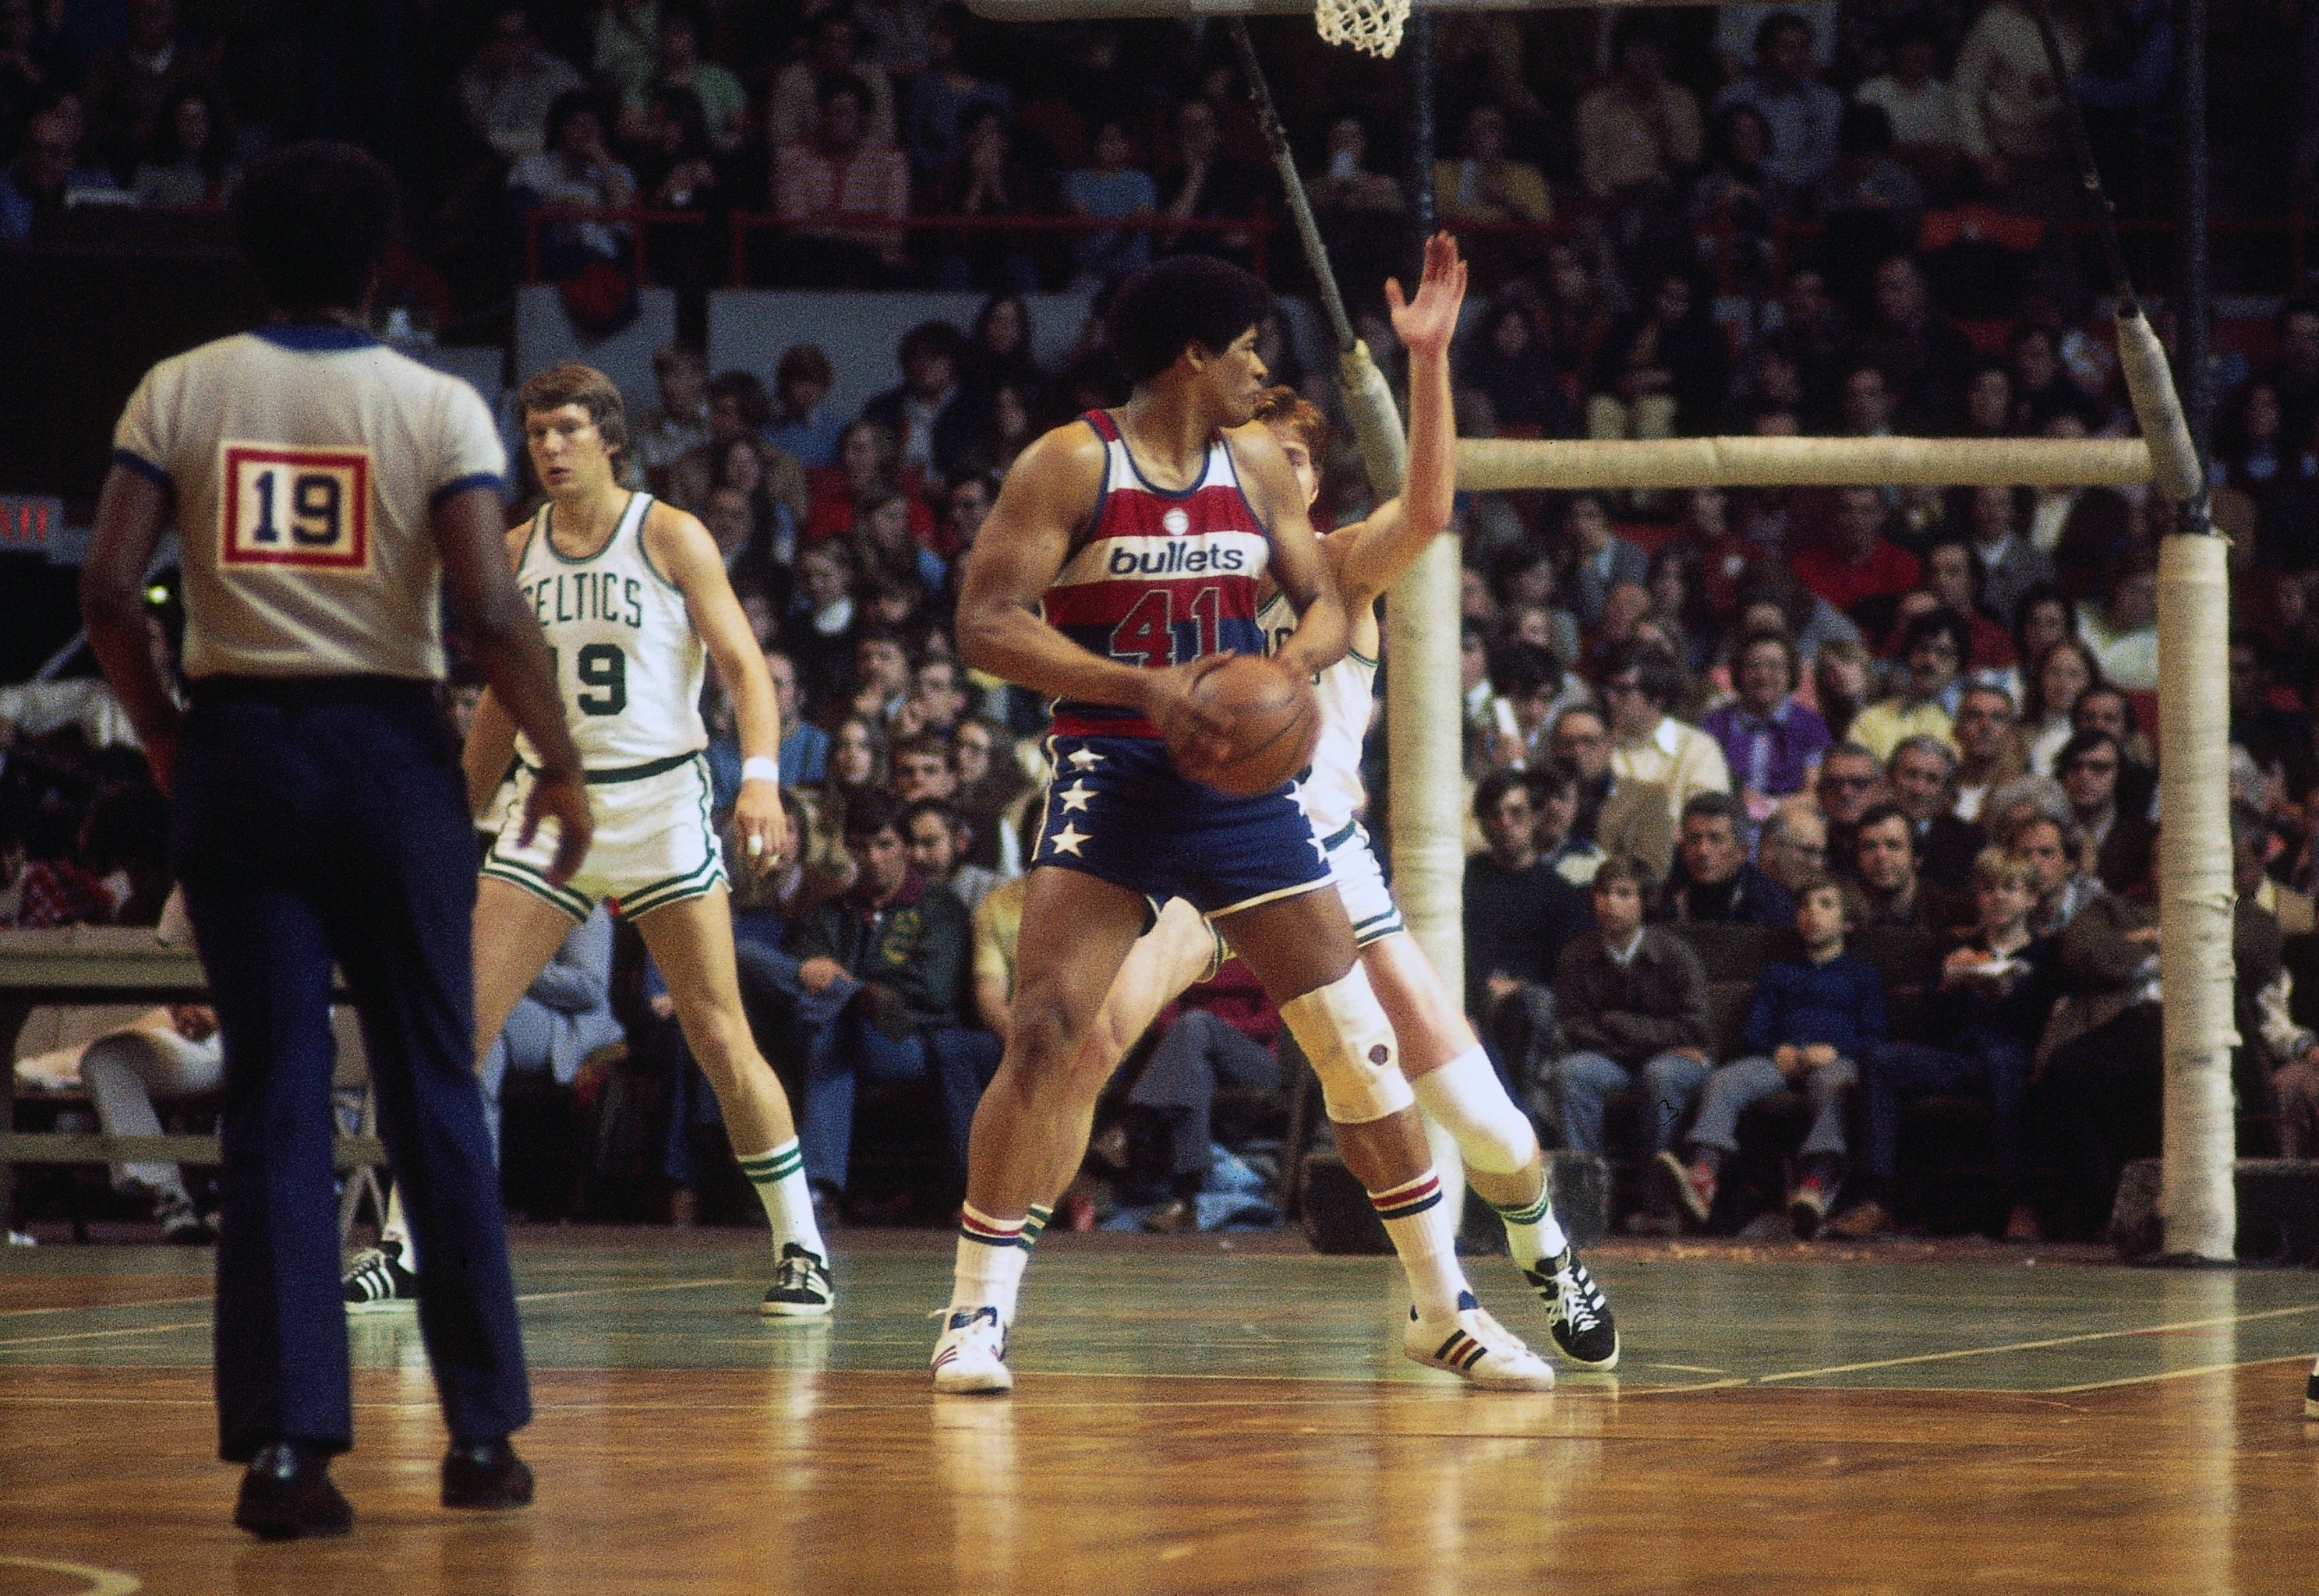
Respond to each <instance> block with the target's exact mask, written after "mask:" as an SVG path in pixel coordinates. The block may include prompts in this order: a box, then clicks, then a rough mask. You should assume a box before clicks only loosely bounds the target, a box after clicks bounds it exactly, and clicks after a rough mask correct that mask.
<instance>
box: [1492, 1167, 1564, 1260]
mask: <svg viewBox="0 0 2319 1596" xmlns="http://www.w3.org/2000/svg"><path fill="white" fill-rule="evenodd" d="M1490 1206H1491V1207H1493V1208H1496V1209H1497V1211H1498V1218H1499V1219H1500V1220H1501V1221H1502V1222H1504V1224H1505V1227H1506V1249H1507V1250H1508V1251H1510V1252H1511V1253H1512V1254H1513V1255H1514V1262H1516V1263H1518V1264H1520V1266H1521V1267H1523V1268H1525V1269H1532V1268H1536V1267H1538V1265H1540V1264H1542V1263H1546V1262H1548V1260H1550V1259H1552V1258H1558V1257H1560V1256H1561V1254H1562V1249H1564V1248H1566V1247H1567V1246H1569V1245H1570V1239H1569V1238H1568V1237H1567V1236H1565V1235H1564V1234H1563V1233H1562V1223H1561V1222H1560V1221H1559V1220H1557V1219H1556V1218H1555V1217H1554V1199H1553V1197H1552V1196H1551V1195H1549V1194H1548V1191H1547V1189H1546V1182H1545V1180H1544V1179H1542V1178H1541V1179H1540V1180H1539V1181H1538V1200H1537V1201H1536V1202H1533V1203H1527V1204H1522V1205H1521V1206H1520V1207H1516V1208H1502V1207H1499V1205H1498V1204H1495V1203H1493V1204H1490Z"/></svg>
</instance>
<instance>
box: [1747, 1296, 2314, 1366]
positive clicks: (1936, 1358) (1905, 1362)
mask: <svg viewBox="0 0 2319 1596" xmlns="http://www.w3.org/2000/svg"><path fill="white" fill-rule="evenodd" d="M2301 1313H2319V1303H2298V1304H2296V1305H2295V1306H2292V1307H2287V1308H2264V1309H2259V1310H2257V1311H2256V1312H2251V1313H2225V1314H2222V1315H2219V1316H2217V1317H2215V1318H2211V1319H2182V1320H2177V1321H2173V1322H2171V1323H2168V1324H2148V1325H2136V1326H2134V1327H2133V1328H2132V1329H2128V1330H2087V1331H2085V1332H2083V1333H2082V1334H2079V1335H2074V1336H2049V1337H2046V1338H2044V1339H2039V1340H2035V1341H2007V1342H2002V1343H2000V1344H1999V1345H1997V1346H1994V1347H1959V1348H1950V1349H1949V1350H1947V1351H1945V1352H1917V1353H1912V1354H1910V1355H1909V1356H1908V1357H1880V1358H1875V1359H1872V1360H1871V1361H1869V1362H1866V1363H1844V1364H1831V1365H1829V1366H1827V1367H1825V1368H1816V1369H1788V1370H1784V1371H1782V1373H1779V1374H1775V1375H1753V1376H1750V1379H1749V1383H1750V1384H1756V1385H1772V1384H1780V1383H1782V1382H1785V1381H1789V1380H1809V1379H1814V1378H1824V1377H1826V1376H1827V1375H1856V1374H1864V1373H1866V1372H1867V1371H1869V1370H1871V1369H1896V1368H1904V1367H1908V1366H1912V1365H1916V1364H1926V1363H1948V1362H1952V1361H1954V1360H1956V1359H1959V1358H1966V1357H1994V1356H1996V1355H1997V1354H1999V1353H2004V1352H2044V1351H2048V1350H2050V1349H2052V1348H2055V1347H2074V1346H2078V1345H2080V1344H2082V1343H2084V1342H2088V1341H2111V1340H2120V1339H2125V1338H2126V1337H2129V1336H2161V1335H2168V1334H2170V1333H2172V1332H2173V1331H2176V1330H2211V1329H2214V1328H2215V1326H2218V1325H2225V1324H2254V1323H2259V1322H2260V1321H2265V1320H2271V1319H2287V1318H2292V1317H2293V1316H2295V1315H2296V1314H2301Z"/></svg>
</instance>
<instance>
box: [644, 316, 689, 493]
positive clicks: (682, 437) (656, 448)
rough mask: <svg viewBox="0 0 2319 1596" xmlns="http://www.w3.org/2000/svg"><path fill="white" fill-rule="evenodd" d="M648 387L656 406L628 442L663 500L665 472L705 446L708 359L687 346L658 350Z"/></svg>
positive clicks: (654, 352) (666, 484) (665, 488)
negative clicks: (656, 397) (656, 398)
mask: <svg viewBox="0 0 2319 1596" xmlns="http://www.w3.org/2000/svg"><path fill="white" fill-rule="evenodd" d="M653 383H654V388H655V389H656V390H657V391H658V393H659V398H660V402H659V403H658V404H656V405H654V407H653V410H652V412H651V413H650V414H649V415H647V416H646V417H645V419H644V424H643V425H642V426H640V427H638V428H636V429H635V431H634V432H633V433H632V435H631V436H632V437H633V438H634V439H635V445H636V453H637V455H639V456H641V457H642V458H643V460H644V463H645V474H646V475H647V476H648V477H650V478H651V479H652V482H653V484H654V486H653V491H654V492H656V493H659V494H661V495H662V496H663V498H665V497H666V496H667V493H668V478H669V473H670V468H671V467H672V466H673V465H674V464H676V463H677V461H678V460H680V459H681V458H682V457H683V456H684V455H686V454H688V453H690V451H692V450H694V449H697V448H699V447H700V446H702V445H703V444H706V443H707V442H708V356H705V355H703V354H701V352H700V351H699V350H698V349H696V348H693V347H691V346H690V345H688V344H663V345H662V346H661V347H659V348H657V349H655V350H654V351H653Z"/></svg>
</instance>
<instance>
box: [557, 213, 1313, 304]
mask: <svg viewBox="0 0 2319 1596" xmlns="http://www.w3.org/2000/svg"><path fill="white" fill-rule="evenodd" d="M591 221H592V222H595V223H598V224H599V225H601V226H604V227H610V228H618V229H621V230H623V231H624V233H625V236H626V239H627V263H628V275H629V276H630V277H631V279H633V280H634V281H636V282H637V283H642V281H643V280H644V248H643V239H644V234H645V230H648V229H651V228H659V227H681V228H710V227H714V226H717V225H718V223H719V222H720V221H721V222H722V224H723V226H724V227H725V228H726V230H727V233H728V244H729V259H728V262H727V268H726V269H727V277H728V283H729V285H730V286H732V287H735V288H742V287H745V286H747V285H748V278H749V247H750V243H751V241H752V240H753V239H757V238H759V237H780V236H781V235H783V234H805V235H808V236H817V235H826V234H827V233H829V232H830V231H832V230H842V231H845V232H850V233H853V234H856V235H860V234H869V233H881V232H882V233H897V232H898V233H1020V234H1024V235H1026V236H1029V235H1036V234H1052V233H1073V234H1080V235H1086V234H1090V233H1114V232H1141V233H1148V234H1151V235H1154V236H1156V237H1169V236H1173V235H1176V234H1182V233H1208V234H1216V235H1230V234H1235V233H1242V234H1246V235H1247V236H1248V240H1249V255H1250V264H1251V265H1252V266H1253V267H1254V268H1255V271H1256V274H1257V275H1258V276H1259V277H1261V276H1265V275H1268V272H1269V269H1270V266H1271V264H1272V252H1271V243H1272V234H1273V232H1274V230H1276V229H1277V227H1278V226H1279V223H1277V221H1274V220H1273V219H1272V217H1271V216H1270V215H1269V214H1268V212H1267V210H1266V208H1265V206H1264V204H1263V203H1262V202H1261V201H1260V200H1259V203H1258V205H1257V210H1256V214H1254V215H1253V216H1246V217H1194V218H1191V219H1189V220H1187V221H1176V220H1174V219H1173V218H1169V217H1161V216H1151V215H1145V216H1123V217H1094V216H962V215H927V216H905V217H902V218H899V219H896V218H894V217H890V216H887V215H884V214H878V215H862V216H856V215H847V214H844V213H840V214H837V215H834V216H817V217H815V218H813V219H812V220H811V221H790V220H789V219H787V218H784V217H781V216H776V215H774V214H772V213H771V212H764V211H735V212H731V213H729V214H728V215H726V216H725V217H723V218H717V217H712V216H707V215H703V214H702V213H700V212H697V211H652V210H645V209H642V208H632V209H626V210H591V209H586V208H581V207H573V206H555V205H543V206H539V207H537V208H535V209H533V210H529V211H527V212H524V215H523V277H524V281H525V282H526V283H538V282H540V281H542V277H541V273H540V233H541V231H542V230H543V229H545V228H547V227H551V226H554V225H556V224H558V223H572V222H591Z"/></svg>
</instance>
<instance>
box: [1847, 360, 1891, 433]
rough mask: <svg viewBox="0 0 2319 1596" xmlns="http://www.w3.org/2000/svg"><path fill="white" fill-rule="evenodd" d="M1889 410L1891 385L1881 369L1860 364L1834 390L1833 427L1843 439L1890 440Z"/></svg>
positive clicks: (1866, 362) (1868, 362) (1866, 363)
mask: <svg viewBox="0 0 2319 1596" xmlns="http://www.w3.org/2000/svg"><path fill="white" fill-rule="evenodd" d="M1893 409H1894V401H1893V397H1892V384H1891V382H1890V379H1888V378H1887V377H1886V376H1885V375H1884V372H1883V368H1882V367H1881V366H1879V365H1875V364H1874V363H1873V362H1872V361H1863V362H1860V363H1858V364H1855V365H1854V366H1853V367H1852V369H1851V370H1849V371H1847V372H1845V374H1844V381H1843V382H1842V383H1840V384H1838V387H1837V398H1836V425H1837V428H1838V430H1840V431H1841V432H1843V433H1844V435H1845V437H1890V436H1891V435H1892V430H1893V428H1892V414H1893Z"/></svg>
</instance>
